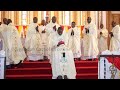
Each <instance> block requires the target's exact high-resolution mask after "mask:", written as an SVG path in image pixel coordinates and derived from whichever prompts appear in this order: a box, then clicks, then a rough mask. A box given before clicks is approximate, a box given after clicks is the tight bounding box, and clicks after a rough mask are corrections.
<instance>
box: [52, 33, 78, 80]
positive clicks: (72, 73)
mask: <svg viewBox="0 0 120 90" xmlns="http://www.w3.org/2000/svg"><path fill="white" fill-rule="evenodd" d="M60 41H64V43H65V45H63V44H62V45H60V46H59V47H57V44H58V42H60ZM51 45H52V46H51V47H52V51H51V61H50V63H51V66H52V74H53V77H52V78H53V79H56V78H57V77H58V76H59V75H62V76H63V75H67V76H68V78H69V79H75V78H76V68H75V63H74V57H73V53H72V51H71V50H70V49H68V48H67V47H66V45H67V38H66V35H64V34H62V35H58V34H57V33H56V35H55V36H54V39H52V40H51ZM63 53H65V57H63Z"/></svg>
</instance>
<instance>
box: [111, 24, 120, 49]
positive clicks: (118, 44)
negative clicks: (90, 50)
mask: <svg viewBox="0 0 120 90" xmlns="http://www.w3.org/2000/svg"><path fill="white" fill-rule="evenodd" d="M112 32H113V37H112V38H111V40H110V46H109V50H110V51H117V50H119V49H120V27H119V25H116V26H115V27H114V28H113V29H112Z"/></svg>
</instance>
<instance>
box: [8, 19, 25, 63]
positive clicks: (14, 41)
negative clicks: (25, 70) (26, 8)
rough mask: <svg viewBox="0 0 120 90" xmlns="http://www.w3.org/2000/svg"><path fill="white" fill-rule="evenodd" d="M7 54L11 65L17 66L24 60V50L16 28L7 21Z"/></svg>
mask: <svg viewBox="0 0 120 90" xmlns="http://www.w3.org/2000/svg"><path fill="white" fill-rule="evenodd" d="M7 36H8V38H7V39H8V43H7V44H8V48H9V51H8V53H9V54H10V59H11V60H12V61H13V64H15V65H16V64H18V63H19V62H22V61H23V60H24V59H25V58H26V54H25V51H24V48H23V46H22V42H21V38H20V36H19V33H18V30H17V28H16V27H15V26H14V25H13V24H12V20H11V19H8V31H7Z"/></svg>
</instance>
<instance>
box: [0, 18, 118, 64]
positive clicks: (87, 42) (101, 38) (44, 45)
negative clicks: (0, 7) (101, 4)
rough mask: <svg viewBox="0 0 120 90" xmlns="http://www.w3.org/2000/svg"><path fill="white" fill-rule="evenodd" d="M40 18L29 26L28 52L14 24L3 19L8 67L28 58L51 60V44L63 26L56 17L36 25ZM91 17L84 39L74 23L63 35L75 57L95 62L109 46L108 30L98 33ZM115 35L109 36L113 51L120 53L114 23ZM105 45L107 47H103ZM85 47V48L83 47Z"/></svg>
mask: <svg viewBox="0 0 120 90" xmlns="http://www.w3.org/2000/svg"><path fill="white" fill-rule="evenodd" d="M37 21H38V20H37V18H36V17H34V18H33V23H31V24H30V25H29V29H28V32H27V35H26V39H25V45H24V47H25V51H26V54H25V51H24V49H23V45H22V43H21V40H20V37H19V35H18V32H17V30H16V28H15V26H14V25H12V23H9V24H8V25H7V24H6V21H5V20H3V22H4V23H3V24H2V25H1V29H0V34H1V35H0V36H1V40H3V43H4V45H3V47H4V50H5V51H6V56H7V64H8V65H9V64H10V63H15V64H17V63H19V61H20V60H24V59H25V58H26V57H27V58H28V59H29V60H41V59H47V58H50V53H51V50H49V48H50V47H51V41H54V42H55V38H54V35H55V33H56V31H57V29H58V27H60V25H59V24H57V23H56V17H55V16H54V17H52V20H51V22H50V23H48V24H47V25H46V24H45V21H44V20H42V23H41V26H38V24H37ZM91 21H92V19H91V18H90V17H88V18H87V22H88V24H87V25H85V27H84V29H83V31H82V33H83V39H80V35H81V34H80V30H78V28H77V27H76V26H75V22H72V23H71V26H72V27H71V28H70V29H69V32H68V33H66V32H63V34H65V35H64V36H65V38H66V43H65V45H66V46H67V47H68V48H69V49H71V50H72V52H73V54H74V58H79V59H80V58H81V57H83V59H85V60H86V59H93V58H97V55H98V54H99V52H102V51H105V50H107V49H108V47H107V36H108V31H107V30H106V29H104V27H103V25H101V26H100V27H101V29H100V30H97V29H96V26H95V24H94V23H92V22H91ZM112 26H113V29H112V32H111V33H110V36H111V40H110V47H109V48H110V50H112V51H115V50H119V47H120V38H119V36H120V28H119V25H116V23H115V22H112ZM103 43H104V44H103ZM81 47H82V48H81Z"/></svg>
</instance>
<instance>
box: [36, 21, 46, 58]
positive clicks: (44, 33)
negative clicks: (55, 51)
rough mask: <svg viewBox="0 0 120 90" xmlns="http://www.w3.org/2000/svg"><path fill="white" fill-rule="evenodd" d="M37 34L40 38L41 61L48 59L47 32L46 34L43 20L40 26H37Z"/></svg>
mask: <svg viewBox="0 0 120 90" xmlns="http://www.w3.org/2000/svg"><path fill="white" fill-rule="evenodd" d="M38 29H39V32H40V36H41V43H42V44H41V49H42V59H43V60H47V59H48V32H46V22H45V20H42V21H41V26H39V28H38Z"/></svg>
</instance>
